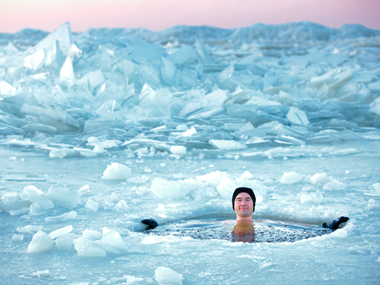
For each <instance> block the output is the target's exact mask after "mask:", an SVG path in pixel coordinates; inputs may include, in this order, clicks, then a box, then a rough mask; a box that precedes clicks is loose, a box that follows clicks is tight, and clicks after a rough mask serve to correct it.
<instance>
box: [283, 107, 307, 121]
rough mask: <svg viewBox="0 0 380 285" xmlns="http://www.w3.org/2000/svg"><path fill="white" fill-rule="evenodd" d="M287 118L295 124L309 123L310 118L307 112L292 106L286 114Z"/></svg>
mask: <svg viewBox="0 0 380 285" xmlns="http://www.w3.org/2000/svg"><path fill="white" fill-rule="evenodd" d="M286 118H287V119H288V120H289V121H290V122H291V123H293V124H297V125H303V126H307V125H309V120H308V119H307V116H306V114H305V112H304V111H301V110H300V109H298V108H296V107H291V108H290V109H289V112H288V114H287V115H286Z"/></svg>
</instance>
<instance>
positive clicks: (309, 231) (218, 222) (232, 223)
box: [144, 215, 333, 243]
mask: <svg viewBox="0 0 380 285" xmlns="http://www.w3.org/2000/svg"><path fill="white" fill-rule="evenodd" d="M332 232H333V231H332V230H331V229H329V228H324V227H323V226H322V225H321V224H312V223H309V222H302V221H296V222H295V221H291V220H283V219H282V220H281V221H280V220H278V221H276V220H273V217H270V218H269V217H268V218H265V217H260V218H254V219H253V221H252V222H237V221H236V220H235V219H234V217H233V216H231V215H218V216H215V217H212V216H207V217H194V218H188V219H182V220H171V221H167V222H164V223H161V224H160V223H159V226H158V227H156V228H154V229H148V230H144V233H146V234H149V235H156V236H175V237H182V238H192V239H201V240H209V239H220V240H226V241H231V242H248V243H260V242H274V243H282V242H296V241H300V240H305V239H309V238H317V237H320V236H323V235H326V234H329V233H332Z"/></svg>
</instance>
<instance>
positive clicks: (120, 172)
mask: <svg viewBox="0 0 380 285" xmlns="http://www.w3.org/2000/svg"><path fill="white" fill-rule="evenodd" d="M131 173H132V171H131V169H130V168H129V167H127V166H125V165H123V164H120V163H116V162H112V163H111V165H109V166H108V167H107V169H106V170H105V171H104V172H103V176H102V179H106V180H124V179H127V178H128V177H129V176H130V175H131Z"/></svg>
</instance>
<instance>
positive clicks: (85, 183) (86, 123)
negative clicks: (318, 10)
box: [0, 22, 380, 284]
mask: <svg viewBox="0 0 380 285" xmlns="http://www.w3.org/2000/svg"><path fill="white" fill-rule="evenodd" d="M0 162H1V163H0V232H1V235H0V252H1V257H0V260H1V266H0V274H1V281H0V283H2V284H235V283H243V284H321V283H323V284H379V283H380V243H379V239H380V176H379V174H380V163H379V162H380V31H376V30H370V29H367V28H365V27H363V26H360V25H344V26H342V27H341V28H339V29H332V28H328V27H325V26H321V25H317V24H313V23H309V22H301V23H292V24H284V25H276V26H271V25H262V24H257V25H253V26H250V27H247V28H240V29H233V30H223V29H218V28H212V27H188V26H177V27H173V28H170V29H166V30H164V31H161V32H151V31H147V30H144V29H91V30H88V31H87V32H83V33H72V32H71V29H70V24H69V23H64V24H62V25H61V26H60V27H59V28H58V29H57V30H56V31H54V32H52V33H46V32H44V31H36V30H22V31H20V32H18V33H15V34H0ZM239 186H247V187H251V188H252V189H253V190H254V191H255V193H256V196H257V204H256V210H255V213H254V215H253V217H254V219H256V220H260V219H269V220H273V221H278V222H282V223H298V224H303V225H310V226H315V225H321V224H322V223H324V222H327V223H329V222H331V221H332V220H333V219H335V218H337V217H339V216H348V217H349V218H350V220H349V221H348V222H347V224H346V225H345V226H344V227H342V228H340V229H338V230H336V231H334V232H332V233H330V234H326V235H323V236H319V237H313V238H308V239H304V240H300V241H296V242H254V243H245V242H233V241H229V240H223V239H218V238H213V239H197V238H193V237H188V236H181V235H170V234H168V235H155V234H154V232H153V233H151V234H147V233H146V232H144V230H143V228H144V227H143V225H142V224H141V223H140V221H141V220H142V219H144V218H154V219H155V220H156V221H157V222H158V223H159V224H170V223H181V221H184V222H189V221H190V222H191V221H192V220H196V221H198V220H207V221H211V222H212V221H213V220H218V221H220V220H221V219H225V220H231V219H234V218H235V215H234V212H233V210H232V207H231V196H232V192H233V190H234V189H235V188H236V187H239Z"/></svg>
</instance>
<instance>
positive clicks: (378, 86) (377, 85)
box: [368, 81, 380, 91]
mask: <svg viewBox="0 0 380 285" xmlns="http://www.w3.org/2000/svg"><path fill="white" fill-rule="evenodd" d="M368 89H369V90H371V91H380V81H376V82H373V83H370V84H368Z"/></svg>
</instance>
